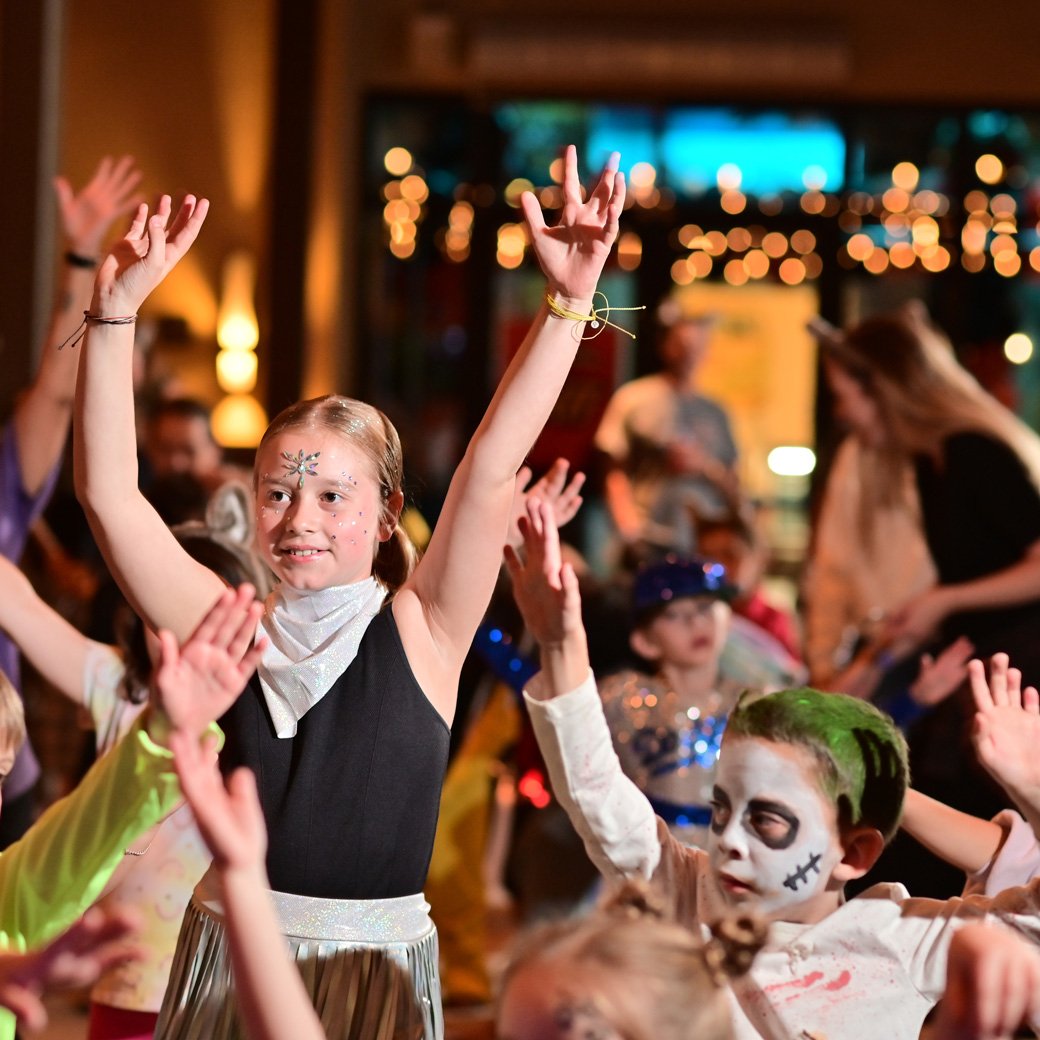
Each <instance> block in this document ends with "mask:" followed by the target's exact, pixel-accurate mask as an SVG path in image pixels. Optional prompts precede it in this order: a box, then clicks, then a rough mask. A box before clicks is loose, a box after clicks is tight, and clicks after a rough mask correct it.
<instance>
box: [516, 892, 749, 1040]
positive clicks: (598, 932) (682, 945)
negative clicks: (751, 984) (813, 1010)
mask: <svg viewBox="0 0 1040 1040" xmlns="http://www.w3.org/2000/svg"><path fill="white" fill-rule="evenodd" d="M764 941H765V926H764V925H763V924H762V923H761V922H760V921H758V920H757V919H756V918H753V917H746V916H745V917H739V918H738V917H733V918H729V919H726V920H724V921H722V922H720V924H719V925H717V926H716V929H715V930H714V935H713V937H712V938H711V939H710V940H708V941H707V942H703V941H702V940H701V939H700V938H698V937H696V936H695V935H694V934H693V933H691V932H690V931H689V930H688V929H686V928H682V927H680V926H679V925H678V924H676V923H675V922H673V921H670V920H668V919H667V918H666V916H665V915H664V913H663V912H662V910H661V908H660V907H659V906H657V905H655V904H654V902H653V901H652V900H651V898H650V897H649V896H648V895H647V892H646V889H645V887H644V886H642V885H638V884H635V883H632V882H629V883H626V884H625V885H624V886H623V887H622V888H621V889H620V890H619V891H618V893H617V894H616V895H615V896H614V898H613V899H612V900H611V901H610V902H609V903H608V904H607V905H606V906H604V907H603V908H602V909H600V910H597V911H595V912H594V913H592V914H590V915H589V916H588V917H586V918H583V919H580V920H578V921H573V920H572V921H561V922H556V923H553V924H549V925H544V926H542V927H540V928H536V929H534V930H532V931H531V932H530V933H529V934H528V935H527V936H526V937H525V938H524V939H523V940H521V944H520V946H519V947H518V949H517V950H516V952H515V953H514V956H513V959H512V961H511V963H510V965H509V967H508V968H507V969H506V973H505V976H504V979H503V985H502V997H501V999H500V1005H499V1015H500V1024H501V1025H505V1024H506V1023H502V1022H501V1019H502V1013H503V1012H504V1011H506V1010H507V1006H508V1004H509V1000H510V994H509V989H510V986H511V985H512V984H514V983H515V982H516V981H517V980H518V979H519V978H520V976H521V975H523V974H525V973H531V972H536V973H540V976H541V977H542V978H544V980H545V982H544V987H543V986H541V985H538V986H536V991H539V992H541V994H542V995H543V996H544V999H546V1000H548V1001H549V1002H550V1003H549V1004H548V1005H546V1008H545V1010H546V1012H547V1014H548V1016H549V1019H550V1021H551V1022H552V1023H553V1024H554V1025H555V1027H556V1037H557V1038H558V1040H570V1037H572V1036H573V1037H574V1038H575V1040H577V1038H578V1037H580V1036H583V1035H586V1034H585V1033H584V1032H583V1031H582V1029H581V1028H580V1027H581V1026H584V1027H585V1028H586V1029H589V1030H595V1035H596V1036H603V1037H605V1038H606V1037H609V1038H610V1040H686V1038H688V1037H691V1036H696V1037H698V1038H699V1040H730V1038H731V1037H732V1036H733V1032H732V1027H731V1011H730V1008H729V1003H728V1000H727V998H726V995H725V984H726V982H727V981H728V979H730V978H733V977H736V976H739V975H743V974H744V973H745V972H747V970H748V969H749V968H750V966H751V962H752V959H753V958H754V955H755V953H756V952H757V951H758V950H759V949H760V948H761V946H762V944H763V942H764ZM514 1017H515V1016H514ZM513 1032H517V1033H518V1031H517V1030H515V1028H514V1030H513ZM503 1035H507V1031H505V1030H503ZM508 1035H509V1036H510V1037H512V1032H510V1033H508ZM528 1035H530V1034H528ZM518 1040H519V1037H518ZM523 1040H526V1036H525V1037H524V1038H523Z"/></svg>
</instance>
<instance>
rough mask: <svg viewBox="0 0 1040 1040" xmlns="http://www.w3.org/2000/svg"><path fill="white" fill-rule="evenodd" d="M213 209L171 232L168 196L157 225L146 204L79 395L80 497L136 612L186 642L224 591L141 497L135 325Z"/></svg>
mask: <svg viewBox="0 0 1040 1040" xmlns="http://www.w3.org/2000/svg"><path fill="white" fill-rule="evenodd" d="M208 208H209V204H208V203H207V201H206V200H205V199H199V200H198V201H196V199H195V197H194V196H193V195H188V196H186V197H185V199H184V201H183V202H182V203H181V205H180V208H179V209H178V212H177V215H176V217H175V218H174V220H173V223H172V225H170V226H169V227H167V225H168V224H169V221H170V210H171V207H170V197H169V196H168V195H164V196H163V198H162V200H161V201H160V203H159V206H158V208H157V210H156V212H155V213H154V214H153V215H152V216H151V217H149V215H148V207H147V206H146V205H143V204H142V205H141V206H139V207H138V209H137V213H136V215H135V217H134V221H133V224H132V225H131V227H130V231H129V232H128V233H127V235H126V237H125V238H123V239H122V240H121V241H119V242H117V243H116V245H115V247H114V248H113V250H112V252H111V253H110V254H109V255H108V256H107V257H106V258H105V260H104V262H103V263H102V265H101V267H100V269H99V270H98V276H97V282H96V284H95V287H94V298H93V302H92V303H91V308H90V316H89V317H88V318H87V324H86V335H85V336H84V338H83V342H82V351H83V354H82V357H81V358H80V370H79V381H78V384H77V388H76V411H75V431H76V435H75V445H74V450H75V471H76V495H77V497H78V498H79V501H80V503H81V504H82V506H83V509H84V511H85V512H86V514H87V517H88V519H89V520H90V526H91V529H92V531H93V532H94V537H95V538H96V539H97V542H98V545H99V546H100V547H101V551H102V552H103V553H104V556H105V560H106V561H107V563H108V566H109V569H110V570H111V571H112V574H113V575H114V577H115V578H116V580H117V581H118V582H119V585H120V587H121V588H122V590H123V593H124V595H125V596H126V598H127V599H128V600H129V601H130V604H131V605H132V606H133V608H134V609H135V610H136V611H137V612H138V613H139V614H140V615H141V617H143V618H144V619H145V620H146V621H147V622H148V623H149V624H150V625H151V626H152V627H153V628H167V629H169V630H171V631H172V632H173V633H174V635H175V636H176V637H177V638H178V639H180V640H184V639H187V637H188V636H189V635H190V634H191V633H192V631H193V630H194V628H195V626H196V625H197V624H198V622H199V619H200V618H201V617H202V616H203V615H204V614H205V613H206V610H207V609H208V608H209V607H210V606H211V605H212V604H213V602H214V601H215V600H216V599H217V597H218V596H219V595H220V593H221V591H222V589H223V587H224V586H223V583H222V582H221V581H220V579H219V578H218V577H217V576H216V575H215V574H213V572H212V571H210V570H208V569H207V568H206V567H203V566H202V565H201V564H199V563H196V561H195V560H193V559H192V558H191V557H190V556H189V555H188V554H187V553H186V552H185V551H184V550H183V549H182V548H181V547H180V545H178V544H177V541H176V539H175V538H174V537H173V535H172V534H170V532H169V530H168V529H167V527H166V525H165V524H164V523H163V522H162V520H161V519H160V518H159V515H158V514H157V513H156V512H155V510H154V509H153V508H152V507H151V505H150V504H149V503H148V502H147V501H146V500H145V498H144V496H143V495H142V494H141V492H140V491H139V490H138V487H137V436H136V431H135V428H134V391H133V382H132V378H131V366H132V355H133V349H134V328H133V324H132V319H133V318H135V317H136V315H137V309H138V308H139V307H140V305H141V304H142V303H143V302H144V300H145V298H146V297H147V296H148V294H149V293H150V292H151V291H152V290H153V289H154V288H155V287H156V286H157V285H158V284H159V283H160V282H161V281H162V280H163V278H165V277H166V275H167V273H168V272H169V271H170V269H171V268H172V267H173V266H174V265H175V264H176V263H177V261H178V260H180V258H181V257H182V256H183V255H184V254H185V253H186V252H187V251H188V248H189V247H190V246H191V244H192V242H194V241H195V238H196V236H197V235H198V233H199V229H200V228H201V227H202V223H203V221H204V220H205V219H206V212H207V210H208ZM65 349H66V350H67V349H70V348H68V347H66V348H65Z"/></svg>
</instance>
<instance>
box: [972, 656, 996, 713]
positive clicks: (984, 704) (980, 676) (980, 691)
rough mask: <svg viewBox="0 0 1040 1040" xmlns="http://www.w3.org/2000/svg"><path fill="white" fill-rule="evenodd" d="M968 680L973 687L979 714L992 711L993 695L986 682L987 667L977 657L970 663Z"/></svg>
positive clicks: (973, 695) (976, 708)
mask: <svg viewBox="0 0 1040 1040" xmlns="http://www.w3.org/2000/svg"><path fill="white" fill-rule="evenodd" d="M968 679H969V682H970V685H971V695H972V697H973V699H974V701H975V710H976V711H978V712H987V711H991V710H992V708H993V695H992V693H991V692H990V688H989V684H988V683H987V682H986V666H985V665H984V664H983V663H982V662H981V661H980V660H979V659H978V658H977V657H973V658H972V659H971V660H970V661H969V662H968Z"/></svg>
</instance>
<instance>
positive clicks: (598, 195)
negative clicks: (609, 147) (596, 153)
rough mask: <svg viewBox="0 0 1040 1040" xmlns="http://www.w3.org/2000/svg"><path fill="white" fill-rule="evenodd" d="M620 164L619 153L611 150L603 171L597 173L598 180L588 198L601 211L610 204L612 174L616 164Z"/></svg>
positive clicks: (612, 184)
mask: <svg viewBox="0 0 1040 1040" xmlns="http://www.w3.org/2000/svg"><path fill="white" fill-rule="evenodd" d="M620 165H621V153H620V152H611V153H610V155H609V156H607V161H606V163H605V164H604V166H603V172H602V173H600V175H599V180H598V181H597V182H596V187H595V189H594V190H593V192H592V197H591V199H590V200H589V201H590V202H593V203H594V204H595V206H596V209H597V210H598V211H599V212H600V213H602V212H604V211H606V210H608V208H609V206H610V197H611V195H612V194H613V191H614V175H615V174H616V173H617V170H618V166H620Z"/></svg>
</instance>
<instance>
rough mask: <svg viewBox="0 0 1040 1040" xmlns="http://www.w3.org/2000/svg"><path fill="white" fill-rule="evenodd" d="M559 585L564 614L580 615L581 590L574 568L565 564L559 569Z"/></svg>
mask: <svg viewBox="0 0 1040 1040" xmlns="http://www.w3.org/2000/svg"><path fill="white" fill-rule="evenodd" d="M560 584H561V586H562V587H563V609H564V611H565V612H566V613H568V614H570V613H575V614H577V615H579V616H580V614H581V590H580V587H579V585H578V576H577V574H575V573H574V567H573V565H572V564H570V563H565V564H564V565H563V566H562V567H561V568H560Z"/></svg>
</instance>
